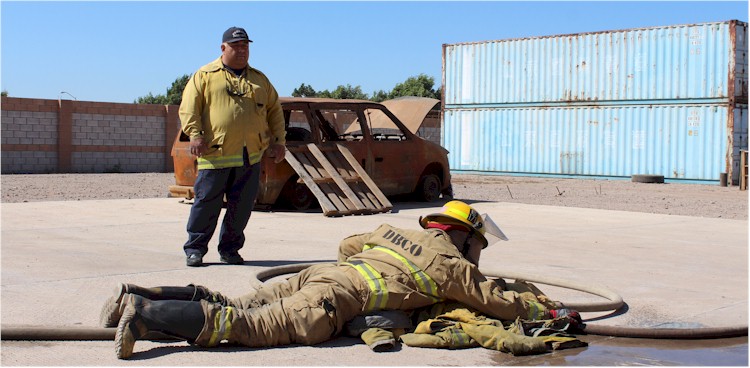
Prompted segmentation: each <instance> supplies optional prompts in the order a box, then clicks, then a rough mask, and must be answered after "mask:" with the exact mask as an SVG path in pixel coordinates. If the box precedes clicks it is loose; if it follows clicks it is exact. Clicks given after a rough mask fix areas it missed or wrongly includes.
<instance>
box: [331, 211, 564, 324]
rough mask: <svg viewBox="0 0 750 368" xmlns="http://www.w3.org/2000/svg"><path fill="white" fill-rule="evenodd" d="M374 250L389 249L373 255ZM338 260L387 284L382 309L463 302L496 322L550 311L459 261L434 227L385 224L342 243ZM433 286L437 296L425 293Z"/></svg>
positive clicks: (474, 266)
mask: <svg viewBox="0 0 750 368" xmlns="http://www.w3.org/2000/svg"><path fill="white" fill-rule="evenodd" d="M378 247H383V248H387V249H388V251H375V249H378ZM365 249H372V250H365ZM393 254H397V255H399V256H401V257H402V258H404V259H406V260H408V262H403V261H402V260H400V259H399V257H394V255H393ZM338 260H339V262H349V263H354V262H355V261H362V262H364V263H366V264H367V265H369V266H370V267H372V268H373V269H375V270H377V273H378V274H377V275H376V276H377V277H380V278H382V279H383V280H384V281H385V284H386V288H387V291H388V299H387V303H386V306H385V308H384V309H400V310H411V309H416V308H419V307H424V306H428V305H431V304H434V303H435V302H436V299H444V300H454V301H458V302H461V303H463V304H466V305H467V306H470V307H472V308H475V309H477V310H479V311H481V312H482V313H485V314H487V315H489V316H492V317H494V318H498V319H502V320H515V319H516V318H517V317H521V318H529V317H532V318H533V317H537V318H539V317H541V316H543V315H544V312H546V310H547V309H548V308H549V307H548V306H546V305H541V304H537V303H533V304H532V303H528V302H527V301H525V300H523V299H522V298H521V297H520V295H519V294H518V293H517V292H514V291H503V290H502V289H501V288H500V286H499V285H498V284H497V283H495V282H494V281H492V280H488V279H487V278H486V277H485V276H484V275H482V273H481V272H480V271H479V269H478V268H477V267H476V265H474V264H472V263H471V262H469V261H467V260H466V259H465V258H463V257H462V256H461V254H460V252H459V251H458V249H456V247H455V246H454V245H453V243H451V239H450V237H449V236H448V235H447V234H446V233H445V232H444V231H442V230H438V229H429V230H409V229H400V228H395V227H392V226H390V225H387V224H384V225H381V226H380V227H379V228H378V229H376V230H375V231H373V232H371V233H366V234H360V235H354V236H350V237H348V238H346V239H344V240H343V241H342V242H341V244H340V246H339V257H338ZM410 265H413V268H414V270H419V271H418V272H417V273H416V274H419V273H424V274H425V275H427V276H428V277H429V279H431V280H432V283H429V282H428V283H427V284H422V285H420V281H418V279H419V277H416V275H415V272H414V270H413V269H412V267H410ZM422 281H424V280H422ZM432 284H434V285H435V288H436V293H435V294H432V293H430V292H427V291H426V290H429V287H428V285H430V286H431V285H432Z"/></svg>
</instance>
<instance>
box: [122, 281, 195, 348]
mask: <svg viewBox="0 0 750 368" xmlns="http://www.w3.org/2000/svg"><path fill="white" fill-rule="evenodd" d="M205 321H206V317H205V315H204V313H203V307H202V306H201V302H194V301H185V300H149V299H146V298H144V297H142V296H139V295H132V294H131V296H130V297H129V298H127V303H125V308H124V311H123V313H122V318H121V319H120V323H119V324H118V325H117V330H116V331H115V354H117V358H118V359H127V358H130V357H131V356H132V355H133V347H134V345H135V342H136V341H137V340H138V339H141V338H142V337H144V336H145V335H146V334H148V333H149V332H161V333H163V334H166V335H169V336H173V337H175V338H178V339H182V340H186V341H188V342H190V343H192V342H193V341H195V339H196V338H197V337H198V335H199V334H200V333H201V330H202V329H203V325H204V324H205Z"/></svg>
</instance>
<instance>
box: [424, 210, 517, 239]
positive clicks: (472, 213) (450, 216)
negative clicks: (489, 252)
mask: <svg viewBox="0 0 750 368" xmlns="http://www.w3.org/2000/svg"><path fill="white" fill-rule="evenodd" d="M428 222H438V223H441V224H454V225H464V226H466V227H468V228H469V229H471V230H474V236H475V237H476V238H477V239H479V241H481V242H482V244H483V245H484V246H483V248H487V246H488V245H490V244H493V243H495V242H497V241H498V240H508V237H506V236H505V234H504V233H503V231H502V230H500V227H498V226H497V224H495V222H494V221H492V219H491V218H490V216H489V215H487V214H486V213H485V214H482V215H480V214H479V212H477V211H476V210H475V209H473V208H472V207H471V206H469V205H468V204H466V203H464V202H461V201H450V202H448V203H446V204H445V205H444V206H443V210H442V212H439V213H433V214H429V215H427V216H425V217H420V218H419V224H420V225H421V226H422V228H425V229H426V228H427V223H428ZM488 235H489V236H490V239H492V242H490V241H489V239H488Z"/></svg>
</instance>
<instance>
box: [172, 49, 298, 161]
mask: <svg viewBox="0 0 750 368" xmlns="http://www.w3.org/2000/svg"><path fill="white" fill-rule="evenodd" d="M179 113H180V121H181V123H182V130H183V132H185V134H186V135H188V136H189V137H190V138H191V139H192V138H195V137H203V138H204V139H205V141H206V145H207V146H208V150H207V152H206V153H205V154H204V155H203V156H202V157H199V158H198V169H199V170H202V169H221V168H228V167H238V166H242V165H243V162H242V150H243V149H247V152H248V157H249V159H250V164H255V163H257V162H259V161H260V159H261V157H262V155H263V151H264V150H265V149H266V148H268V146H269V145H270V144H271V143H279V144H285V143H286V132H285V130H284V115H283V112H282V109H281V105H280V104H279V96H278V93H277V92H276V89H275V88H274V87H273V85H272V84H271V82H270V81H269V80H268V78H267V77H266V76H265V75H264V74H263V73H261V72H260V71H258V70H257V69H254V68H251V67H250V66H247V67H246V68H245V71H244V72H243V74H242V76H240V77H238V76H236V75H234V73H233V72H231V71H229V70H228V69H226V68H225V67H224V65H223V64H222V62H221V57H219V58H218V59H216V60H214V61H213V62H211V63H209V64H206V65H204V66H203V67H201V68H200V69H199V70H198V71H197V72H195V74H193V76H192V77H191V78H190V80H189V81H188V83H187V85H186V86H185V90H184V91H183V94H182V103H181V104H180V110H179ZM245 147H246V148H245Z"/></svg>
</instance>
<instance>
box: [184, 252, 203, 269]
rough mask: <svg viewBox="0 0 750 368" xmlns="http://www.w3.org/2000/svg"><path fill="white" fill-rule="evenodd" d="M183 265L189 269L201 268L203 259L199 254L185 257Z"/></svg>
mask: <svg viewBox="0 0 750 368" xmlns="http://www.w3.org/2000/svg"><path fill="white" fill-rule="evenodd" d="M185 263H186V264H187V265H188V266H190V267H199V266H203V257H202V256H201V255H200V254H197V253H193V254H190V255H188V256H187V258H186V259H185Z"/></svg>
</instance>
